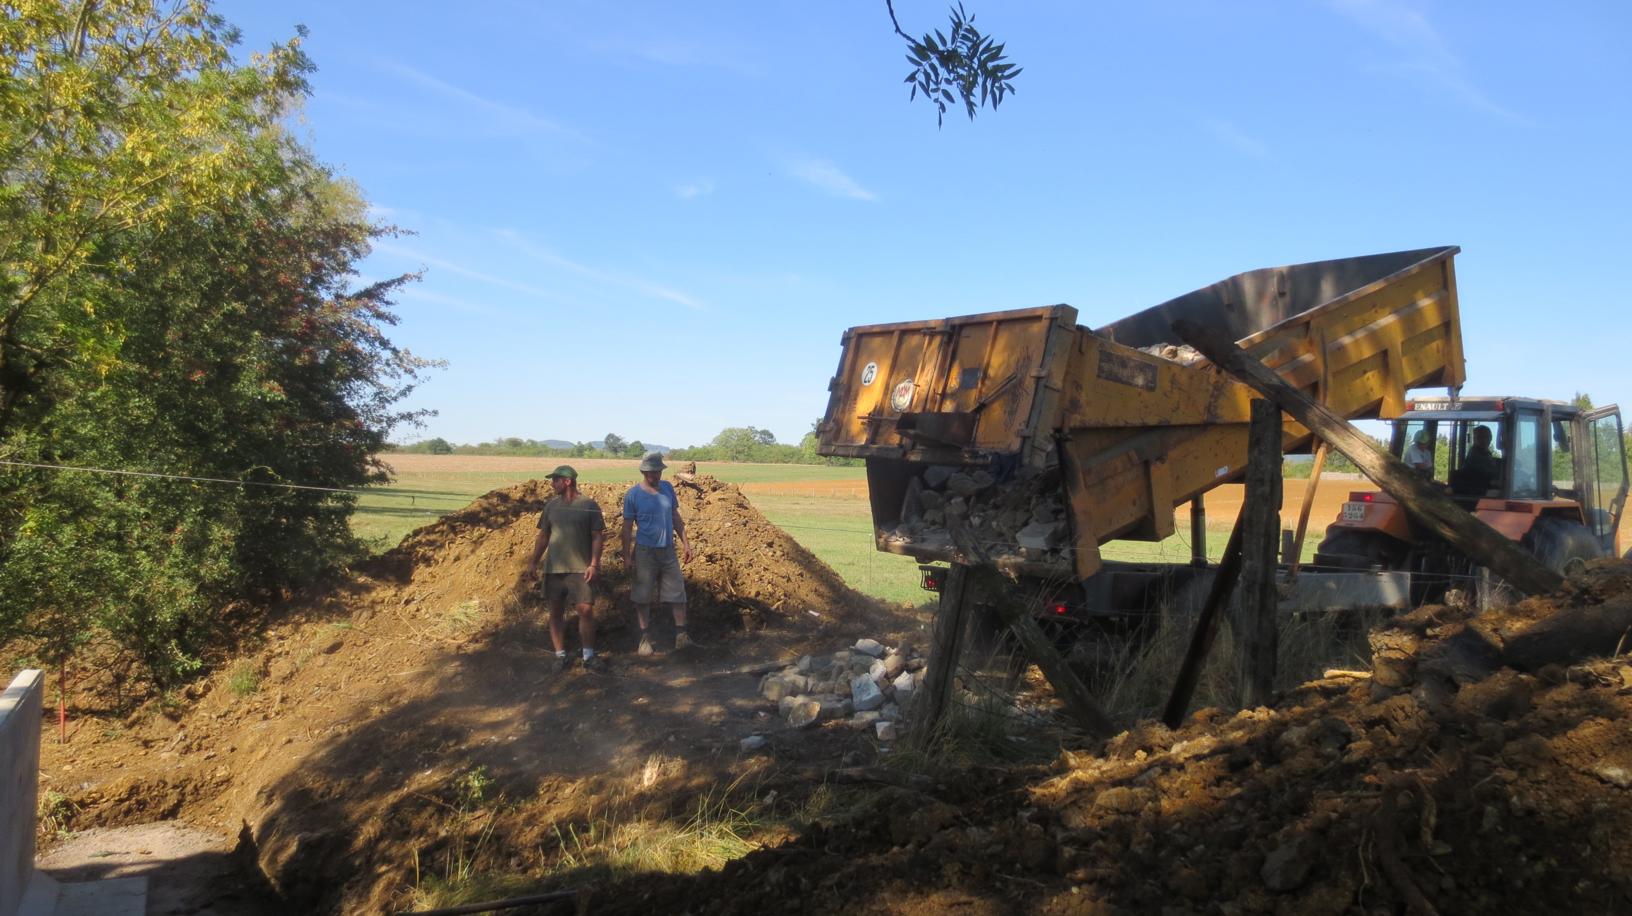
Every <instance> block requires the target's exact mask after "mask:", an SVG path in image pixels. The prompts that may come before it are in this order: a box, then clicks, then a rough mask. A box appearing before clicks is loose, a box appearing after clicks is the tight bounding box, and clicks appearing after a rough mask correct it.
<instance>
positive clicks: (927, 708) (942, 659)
mask: <svg viewBox="0 0 1632 916" xmlns="http://www.w3.org/2000/svg"><path fill="white" fill-rule="evenodd" d="M968 584H969V567H968V566H965V565H963V564H961V563H953V564H952V569H951V571H950V572H948V573H947V576H946V587H945V588H943V589H941V600H940V607H939V608H937V609H936V611H935V628H934V630H933V631H932V632H931V635H930V644H929V665H928V668H929V675H928V676H927V677H926V678H924V692H923V694H922V695H920V696H919V697H918V698H917V699H916V701H915V704H914V705H916V706H917V710H916V711H915V714H914V722H913V740H914V741H915V742H916V743H917V744H918V745H919V746H920V747H927V746H928V745H929V743H930V742H931V741H932V740H933V738H934V734H935V727H936V726H937V725H939V724H940V721H941V717H942V716H944V715H946V708H947V706H948V705H949V704H950V703H951V700H952V686H953V684H954V683H955V681H956V679H957V675H958V662H959V661H961V660H962V658H963V642H964V632H965V631H966V630H968V629H969V627H968V618H969V611H968V605H969V603H970V602H968V601H967V600H965V599H966V597H967V596H968V592H969V590H968Z"/></svg>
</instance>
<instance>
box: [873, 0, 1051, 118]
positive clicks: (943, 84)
mask: <svg viewBox="0 0 1632 916" xmlns="http://www.w3.org/2000/svg"><path fill="white" fill-rule="evenodd" d="M884 6H885V7H886V8H887V9H888V10H889V11H890V23H891V24H892V25H894V26H895V34H897V35H900V36H901V37H902V38H903V39H905V40H906V42H907V63H909V64H911V65H912V70H911V71H909V72H908V73H907V78H906V79H905V80H904V81H903V82H906V83H909V84H911V86H912V94H911V96H910V98H912V99H916V98H918V95H919V93H923V95H924V97H925V98H927V99H929V100H930V101H931V102H933V103H934V105H935V108H936V115H935V123H936V124H937V125H942V124H945V123H946V110H947V108H948V107H949V106H952V105H956V104H957V103H958V102H960V101H961V102H962V103H963V108H964V112H965V113H966V114H968V115H969V120H971V121H973V120H974V119H975V109H976V108H979V107H982V106H984V105H986V104H988V103H990V104H991V106H992V110H993V111H996V110H997V106H998V105H999V104H1001V103H1002V102H1003V97H1004V96H1005V95H1008V94H1009V93H1011V92H1014V91H1015V90H1014V78H1015V77H1017V76H1019V75H1020V72H1021V68H1020V67H1017V66H1015V65H1014V64H1012V63H1010V62H1009V61H1008V60H1007V59H1005V58H1004V56H1003V45H1001V44H998V43H997V42H996V41H995V40H994V39H993V38H992V37H991V36H990V35H982V34H981V33H980V31H979V30H978V29H976V28H975V17H974V16H972V15H969V14H968V13H967V12H965V11H964V9H963V4H962V3H959V4H958V5H957V6H955V7H952V11H951V27H950V31H949V32H947V33H945V34H943V33H942V32H941V30H940V29H936V30H935V31H933V32H925V33H924V37H922V38H913V37H912V36H911V35H908V34H907V33H906V32H905V31H904V30H902V28H901V23H900V21H899V20H897V19H896V18H895V3H894V0H884ZM954 93H956V94H954Z"/></svg>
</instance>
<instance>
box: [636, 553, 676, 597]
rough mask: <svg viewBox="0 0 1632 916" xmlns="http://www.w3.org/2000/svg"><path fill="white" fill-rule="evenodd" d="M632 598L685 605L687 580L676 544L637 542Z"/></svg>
mask: <svg viewBox="0 0 1632 916" xmlns="http://www.w3.org/2000/svg"><path fill="white" fill-rule="evenodd" d="M629 591H630V597H631V598H633V599H634V602H635V603H636V604H651V603H652V600H653V595H654V594H655V595H656V600H657V601H658V602H660V603H662V604H684V603H685V601H686V582H685V580H684V579H682V578H681V577H680V557H679V556H678V555H677V554H676V553H675V552H674V548H673V547H645V546H642V545H640V544H636V545H635V584H634V587H633V588H631V589H630V590H629Z"/></svg>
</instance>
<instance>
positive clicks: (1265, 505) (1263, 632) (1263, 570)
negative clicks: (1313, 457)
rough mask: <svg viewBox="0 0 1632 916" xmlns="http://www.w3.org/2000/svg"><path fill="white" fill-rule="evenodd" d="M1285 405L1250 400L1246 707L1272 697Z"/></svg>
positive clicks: (1244, 520)
mask: <svg viewBox="0 0 1632 916" xmlns="http://www.w3.org/2000/svg"><path fill="white" fill-rule="evenodd" d="M1281 474H1282V471H1281V410H1280V408H1278V407H1276V406H1275V405H1274V404H1272V403H1270V402H1269V401H1266V400H1264V399H1263V398H1254V399H1253V401H1252V427H1251V429H1250V431H1249V432H1248V434H1247V481H1246V494H1245V496H1244V498H1243V499H1242V501H1241V601H1240V602H1239V604H1238V613H1237V614H1236V616H1235V622H1234V625H1233V626H1232V628H1231V629H1232V632H1234V633H1235V649H1236V657H1237V659H1239V661H1240V663H1241V667H1240V672H1241V698H1242V703H1243V705H1245V706H1247V707H1253V706H1267V705H1269V703H1270V702H1271V701H1272V700H1273V699H1274V693H1275V667H1276V660H1277V659H1276V656H1277V654H1278V651H1277V650H1278V645H1279V641H1280V630H1279V628H1278V626H1277V624H1278V623H1279V616H1280V613H1279V612H1280V591H1279V589H1277V588H1276V585H1275V574H1276V571H1277V564H1276V562H1275V560H1276V548H1277V547H1278V546H1279V542H1280V534H1281Z"/></svg>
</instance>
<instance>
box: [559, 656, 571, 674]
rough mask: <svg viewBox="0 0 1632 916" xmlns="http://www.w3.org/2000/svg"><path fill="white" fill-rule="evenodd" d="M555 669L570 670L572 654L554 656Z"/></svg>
mask: <svg viewBox="0 0 1632 916" xmlns="http://www.w3.org/2000/svg"><path fill="white" fill-rule="evenodd" d="M555 670H557V671H571V670H572V656H570V655H557V656H556V657H555Z"/></svg>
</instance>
